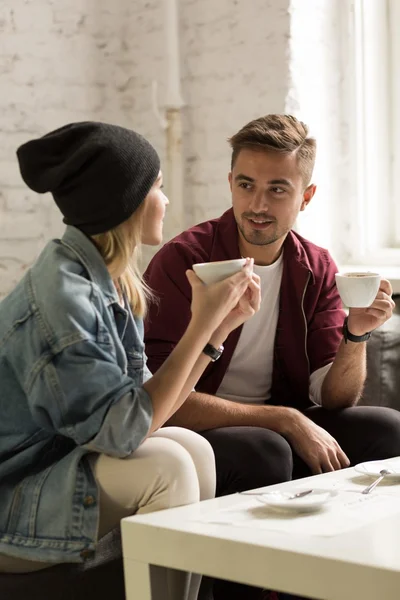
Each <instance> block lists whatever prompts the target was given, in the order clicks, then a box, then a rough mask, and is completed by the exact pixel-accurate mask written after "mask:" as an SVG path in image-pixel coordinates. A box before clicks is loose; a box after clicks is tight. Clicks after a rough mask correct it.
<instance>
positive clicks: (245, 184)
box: [239, 181, 251, 190]
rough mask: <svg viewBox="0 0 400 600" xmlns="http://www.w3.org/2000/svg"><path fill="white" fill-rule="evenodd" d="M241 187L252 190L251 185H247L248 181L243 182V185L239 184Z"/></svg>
mask: <svg viewBox="0 0 400 600" xmlns="http://www.w3.org/2000/svg"><path fill="white" fill-rule="evenodd" d="M239 187H240V188H242V189H244V190H249V189H250V188H251V183H247V181H242V183H239Z"/></svg>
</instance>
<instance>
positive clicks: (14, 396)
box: [0, 227, 153, 563]
mask: <svg viewBox="0 0 400 600" xmlns="http://www.w3.org/2000/svg"><path fill="white" fill-rule="evenodd" d="M149 377H150V372H149V370H148V369H147V366H146V356H145V353H144V345H143V324H142V322H141V320H139V319H136V318H134V317H133V316H132V313H131V312H130V309H124V308H122V307H121V306H120V305H119V303H118V296H117V294H116V290H115V287H114V285H113V283H112V280H111V278H110V276H109V273H108V271H107V269H106V266H105V264H104V262H103V260H102V258H101V256H100V254H99V252H98V251H97V249H96V247H95V246H94V245H93V243H92V242H91V241H90V240H89V239H88V238H87V237H86V236H85V235H84V234H83V233H82V232H81V231H79V230H78V229H76V228H74V227H67V229H66V232H65V234H64V236H63V238H62V239H61V240H53V241H51V242H49V243H48V245H47V246H46V247H45V248H44V250H43V252H42V253H41V255H40V256H39V258H38V259H37V260H36V262H35V263H34V265H33V266H32V267H31V268H30V269H29V271H27V273H26V274H25V276H24V277H23V279H22V280H21V281H20V283H19V284H18V285H17V286H16V288H15V289H14V290H13V291H12V292H11V293H10V294H9V295H8V296H7V297H6V298H5V299H4V300H3V301H2V302H1V303H0V554H7V555H9V556H14V557H17V558H18V557H19V558H25V559H30V560H39V561H40V560H42V561H46V562H55V563H56V562H80V561H82V560H83V559H84V558H86V557H89V556H90V555H91V554H92V553H93V550H94V548H95V544H96V541H97V529H98V518H99V507H98V490H97V485H96V481H95V479H94V476H93V473H92V470H91V468H90V465H89V461H88V454H89V453H90V452H97V453H105V454H108V455H111V456H115V457H121V458H123V457H126V456H129V455H130V454H131V453H132V452H134V451H135V449H136V448H137V447H138V446H139V445H140V444H141V443H142V442H143V440H144V439H145V437H146V435H147V434H148V431H149V427H150V424H151V420H152V414H153V409H152V403H151V399H150V397H149V395H148V394H147V392H146V391H145V390H144V389H143V387H142V384H143V382H144V381H146V380H147V379H148V378H149Z"/></svg>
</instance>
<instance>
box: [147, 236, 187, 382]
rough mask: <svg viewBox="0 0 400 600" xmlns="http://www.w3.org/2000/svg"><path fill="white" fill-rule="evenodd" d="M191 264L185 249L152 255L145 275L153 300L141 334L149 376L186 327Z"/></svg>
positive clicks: (175, 246)
mask: <svg viewBox="0 0 400 600" xmlns="http://www.w3.org/2000/svg"><path fill="white" fill-rule="evenodd" d="M195 262H196V258H195V257H194V255H193V254H192V253H191V252H190V251H189V250H188V249H187V247H185V246H183V245H179V244H173V243H170V244H167V245H166V246H164V247H163V248H162V249H161V250H160V251H159V252H158V253H157V254H156V255H155V257H154V258H153V260H152V261H151V263H150V265H149V266H148V268H147V271H146V273H145V279H146V282H147V283H148V285H149V287H150V288H151V290H152V291H153V293H154V296H155V298H154V301H153V302H152V304H151V306H150V309H149V312H148V315H147V317H146V320H145V333H144V340H145V345H146V354H147V357H148V366H149V368H150V371H151V372H152V373H155V372H156V371H157V369H159V368H160V367H161V365H162V364H163V362H164V361H165V360H166V358H167V357H168V356H169V355H170V353H171V351H172V350H173V349H174V347H175V346H176V344H177V343H178V342H179V340H180V339H181V337H182V335H183V334H184V332H185V331H186V328H187V326H188V324H189V321H190V318H191V312H190V303H191V297H192V292H191V288H190V284H189V282H188V280H187V278H186V274H185V273H186V271H187V269H190V268H191V267H192V265H193V264H194V263H195Z"/></svg>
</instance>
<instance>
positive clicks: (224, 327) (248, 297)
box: [215, 273, 261, 339]
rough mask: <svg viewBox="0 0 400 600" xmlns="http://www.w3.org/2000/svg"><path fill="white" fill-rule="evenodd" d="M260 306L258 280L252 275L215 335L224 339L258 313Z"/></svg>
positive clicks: (256, 276)
mask: <svg viewBox="0 0 400 600" xmlns="http://www.w3.org/2000/svg"><path fill="white" fill-rule="evenodd" d="M260 304H261V286H260V278H259V276H258V275H256V274H255V273H253V274H252V278H251V281H250V283H249V285H248V287H247V290H246V291H245V292H244V294H243V295H242V296H241V298H240V300H239V302H238V303H237V305H236V306H235V307H234V308H233V309H232V310H231V312H230V313H229V314H228V315H227V316H226V317H225V319H224V320H223V321H222V323H221V325H220V326H219V327H218V329H217V331H215V333H216V334H217V335H220V337H222V338H223V339H226V338H227V337H228V335H229V334H230V333H231V331H233V330H234V329H236V328H237V327H240V326H241V325H243V323H245V322H246V321H248V320H249V319H250V317H252V316H253V315H254V314H255V313H256V312H258V311H259V309H260Z"/></svg>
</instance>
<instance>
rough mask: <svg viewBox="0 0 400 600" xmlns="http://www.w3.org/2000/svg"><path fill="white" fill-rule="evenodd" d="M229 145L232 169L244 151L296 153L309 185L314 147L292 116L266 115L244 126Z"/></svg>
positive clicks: (301, 124)
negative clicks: (246, 149)
mask: <svg viewBox="0 0 400 600" xmlns="http://www.w3.org/2000/svg"><path fill="white" fill-rule="evenodd" d="M228 142H229V143H230V145H231V148H232V160H231V169H233V167H234V165H235V162H236V159H237V157H238V154H239V152H240V151H241V150H242V149H243V148H250V149H254V150H257V149H259V150H264V151H265V152H282V153H283V154H290V153H292V152H295V153H296V155H297V162H298V165H299V169H300V172H301V174H302V177H303V181H304V185H305V187H307V186H308V185H309V184H310V181H311V177H312V172H313V169H314V164H315V155H316V149H317V144H316V141H315V139H314V138H312V137H308V127H307V125H305V124H304V123H302V121H299V120H298V119H296V117H293V116H292V115H266V116H265V117H260V118H259V119H255V120H254V121H250V123H247V125H245V126H244V127H242V129H240V131H238V132H237V133H235V135H233V136H232V137H231V138H230V139H229V140H228Z"/></svg>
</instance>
